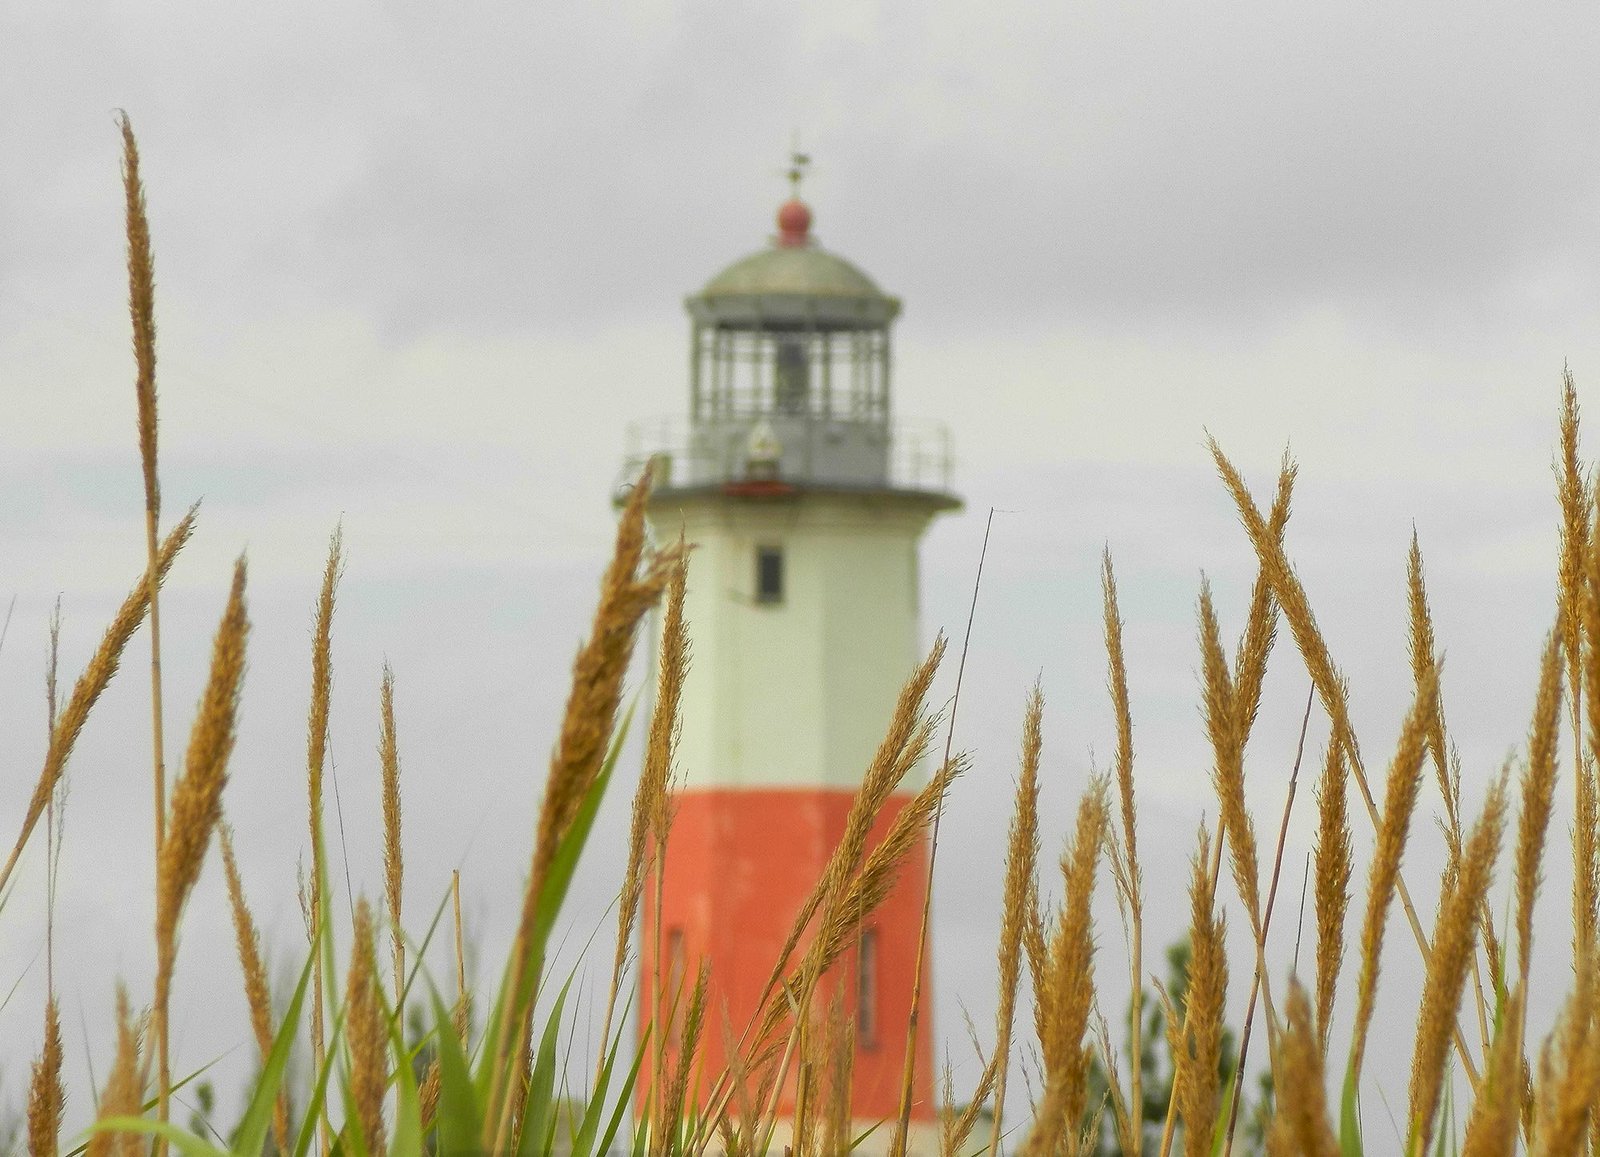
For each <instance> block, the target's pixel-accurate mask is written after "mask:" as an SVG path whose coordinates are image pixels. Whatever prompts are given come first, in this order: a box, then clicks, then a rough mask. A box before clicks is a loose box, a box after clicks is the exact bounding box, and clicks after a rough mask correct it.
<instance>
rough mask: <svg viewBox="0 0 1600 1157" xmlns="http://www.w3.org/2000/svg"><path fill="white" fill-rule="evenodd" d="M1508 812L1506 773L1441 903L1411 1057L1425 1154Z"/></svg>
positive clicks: (1414, 1121)
mask: <svg viewBox="0 0 1600 1157" xmlns="http://www.w3.org/2000/svg"><path fill="white" fill-rule="evenodd" d="M1505 809H1506V775H1505V774H1502V775H1501V777H1500V778H1499V780H1497V781H1496V782H1495V784H1494V785H1493V786H1492V787H1490V789H1489V797H1488V799H1487V800H1486V801H1485V802H1484V805H1483V813H1482V814H1481V815H1480V816H1479V818H1478V822H1477V824H1476V825H1475V826H1474V827H1473V829H1472V835H1471V836H1470V838H1468V840H1467V842H1466V844H1465V846H1464V847H1463V848H1462V853H1461V858H1460V868H1459V871H1458V872H1457V873H1456V877H1455V880H1454V881H1453V887H1451V888H1450V890H1449V891H1448V892H1447V893H1445V894H1444V895H1442V896H1441V897H1440V900H1439V915H1438V919H1437V920H1435V922H1434V933H1433V951H1432V952H1431V953H1430V954H1429V957H1428V972H1427V976H1426V977H1425V979H1424V981H1423V985H1422V1007H1421V1011H1420V1012H1419V1013H1418V1016H1417V1035H1416V1046H1415V1050H1414V1052H1413V1053H1412V1059H1411V1100H1410V1119H1411V1130H1412V1136H1413V1137H1415V1138H1416V1142H1415V1143H1416V1145H1417V1148H1418V1149H1419V1150H1420V1151H1422V1152H1424V1153H1425V1152H1427V1150H1428V1143H1429V1141H1431V1140H1432V1139H1433V1130H1434V1117H1435V1114H1436V1113H1437V1111H1438V1108H1439V1090H1440V1087H1441V1085H1442V1084H1443V1081H1444V1075H1445V1072H1444V1068H1445V1060H1446V1057H1447V1055H1448V1053H1449V1051H1450V1035H1451V1030H1452V1029H1453V1028H1454V1025H1455V1015H1456V1008H1457V1006H1459V1005H1460V1003H1461V992H1462V987H1463V986H1464V985H1465V983H1466V979H1467V970H1468V968H1469V967H1470V966H1471V963H1472V951H1473V945H1474V942H1475V939H1476V935H1477V931H1478V912H1479V910H1480V909H1481V908H1482V906H1483V900H1484V897H1485V896H1486V895H1487V894H1488V890H1489V881H1490V877H1491V875H1492V874H1493V871H1494V864H1495V860H1496V859H1497V858H1498V857H1499V854H1500V836H1501V831H1502V829H1503V828H1504V826H1505Z"/></svg>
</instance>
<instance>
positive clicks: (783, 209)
mask: <svg viewBox="0 0 1600 1157" xmlns="http://www.w3.org/2000/svg"><path fill="white" fill-rule="evenodd" d="M810 232H811V209H810V208H809V207H808V206H807V205H806V203H805V202H804V201H802V200H800V199H799V198H798V197H795V198H791V199H790V200H788V201H785V202H784V203H783V204H782V205H780V206H779V207H778V244H779V245H780V246H782V247H783V248H785V249H798V248H801V247H803V246H805V245H809V244H810V243H811V238H810Z"/></svg>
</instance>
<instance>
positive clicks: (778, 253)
mask: <svg viewBox="0 0 1600 1157" xmlns="http://www.w3.org/2000/svg"><path fill="white" fill-rule="evenodd" d="M769 293H792V294H802V295H804V296H806V297H883V296H884V293H883V290H881V289H879V288H878V287H877V285H876V284H875V283H874V282H873V280H872V278H870V277H868V276H867V275H866V274H865V273H862V272H861V270H859V269H857V268H856V267H855V266H854V265H851V264H850V262H848V261H846V260H845V259H844V258H843V257H838V256H836V255H834V254H832V253H829V252H828V251H827V250H825V249H819V248H818V247H817V246H816V245H815V244H808V245H805V246H803V247H801V246H779V245H774V246H773V247H772V248H771V249H763V250H761V251H760V252H759V253H752V254H750V256H748V257H745V258H741V259H740V260H738V261H735V262H734V263H733V264H732V265H730V266H728V267H727V268H726V269H724V270H723V271H722V272H721V273H719V274H717V275H716V276H715V277H713V278H712V279H711V280H710V281H708V282H706V287H705V288H704V289H702V290H701V291H700V296H701V297H725V296H728V295H730V294H746V295H748V294H769Z"/></svg>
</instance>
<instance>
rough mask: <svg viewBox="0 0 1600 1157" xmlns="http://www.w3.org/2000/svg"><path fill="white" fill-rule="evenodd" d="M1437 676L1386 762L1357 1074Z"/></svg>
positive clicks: (1364, 952) (1370, 892) (1370, 888)
mask: <svg viewBox="0 0 1600 1157" xmlns="http://www.w3.org/2000/svg"><path fill="white" fill-rule="evenodd" d="M1438 686H1439V684H1438V678H1437V675H1435V676H1433V677H1430V678H1426V679H1424V680H1423V682H1422V685H1421V686H1419V687H1418V688H1417V694H1416V698H1415V699H1414V700H1413V701H1412V704H1411V710H1410V712H1409V713H1408V714H1407V715H1406V719H1405V723H1404V725H1403V726H1402V727H1401V731H1400V741H1399V743H1398V745H1397V746H1396V748H1395V754H1394V759H1393V760H1392V761H1391V762H1390V764H1389V776H1388V781H1387V784H1386V787H1385V789H1384V802H1383V821H1382V823H1381V824H1380V825H1379V827H1378V840H1377V847H1376V848H1375V850H1374V851H1373V855H1372V866H1371V869H1370V872H1369V875H1368V880H1367V910H1366V917H1365V919H1364V920H1363V921H1362V925H1361V973H1360V979H1359V981H1358V982H1357V986H1356V1020H1355V1038H1354V1040H1353V1042H1352V1044H1351V1048H1350V1057H1351V1068H1352V1070H1353V1071H1354V1072H1355V1073H1356V1074H1357V1075H1358V1076H1359V1075H1360V1073H1361V1062H1362V1059H1363V1056H1364V1054H1365V1052H1366V1043H1367V1029H1368V1026H1369V1025H1370V1023H1371V1020H1372V1010H1373V1007H1374V1002H1375V1001H1376V998H1377V993H1378V962H1379V958H1380V956H1381V955H1382V952H1383V931H1384V925H1385V924H1386V923H1387V920H1388V916H1389V902H1390V900H1392V899H1393V898H1394V894H1395V889H1396V885H1397V882H1398V881H1399V878H1400V856H1401V853H1402V852H1403V851H1404V850H1405V845H1406V839H1407V837H1408V836H1409V835H1410V831H1411V816H1412V813H1413V812H1414V811H1415V809H1416V803H1417V793H1418V790H1419V788H1420V787H1421V776H1422V761H1423V758H1424V757H1425V756H1426V754H1427V729H1428V726H1429V722H1428V721H1429V720H1430V719H1431V718H1432V716H1433V712H1434V699H1435V698H1436V697H1437V695H1438Z"/></svg>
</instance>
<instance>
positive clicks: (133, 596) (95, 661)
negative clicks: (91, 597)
mask: <svg viewBox="0 0 1600 1157" xmlns="http://www.w3.org/2000/svg"><path fill="white" fill-rule="evenodd" d="M197 511H198V507H190V508H189V512H188V513H187V514H185V515H184V516H183V518H182V519H181V520H180V521H179V522H178V525H177V526H175V527H173V528H172V530H171V531H170V532H169V533H168V534H167V537H166V540H165V541H164V542H163V543H162V546H161V554H160V558H159V565H158V566H157V568H156V570H157V574H158V576H159V577H160V578H163V579H164V578H165V577H166V575H167V572H168V571H169V570H171V569H172V564H173V562H174V561H175V560H176V559H177V557H178V552H179V551H180V550H182V549H183V547H184V545H185V544H186V543H187V542H188V541H189V536H190V535H191V534H192V533H193V532H194V521H195V515H196V513H197ZM149 605H150V588H149V585H148V584H147V583H146V581H145V580H144V579H143V578H141V579H140V580H139V581H138V582H137V583H136V584H135V585H134V588H133V589H132V590H131V591H129V592H128V597H127V598H125V599H124V600H123V601H122V606H121V607H119V608H118V609H117V613H116V616H115V617H114V618H113V619H112V620H111V625H110V626H108V627H107V628H106V632H105V635H104V636H103V637H102V638H101V640H100V645H99V647H98V648H96V650H95V653H94V655H93V657H91V658H90V660H89V664H88V666H87V667H85V668H84V671H83V674H82V675H80V676H78V681H77V682H76V683H74V684H73V686H72V694H71V695H69V696H67V702H66V706H65V707H63V708H62V709H61V714H60V716H59V717H58V718H57V719H56V724H55V727H54V728H53V729H52V730H51V732H50V746H49V747H48V749H47V750H46V751H45V757H44V767H43V768H42V769H41V770H40V772H39V779H38V782H37V783H36V784H35V785H34V789H33V795H32V796H31V797H30V798H29V800H28V810H27V811H26V812H24V813H23V816H22V831H21V832H20V833H19V834H18V835H17V842H16V843H15V844H14V845H13V846H12V848H11V854H10V855H9V856H7V857H6V861H5V864H4V866H0V892H4V891H5V888H6V885H7V884H8V883H10V881H11V874H12V872H13V871H15V870H16V866H17V861H18V860H19V859H21V858H22V850H23V849H24V848H25V847H27V846H28V839H29V837H31V836H32V835H33V829H34V828H35V827H36V826H37V825H38V823H39V817H41V816H42V815H44V813H45V808H46V807H47V806H48V805H49V803H50V800H51V798H52V797H53V796H54V794H55V790H56V787H57V785H58V784H60V782H61V776H62V775H63V773H65V771H66V769H67V760H68V759H69V758H70V757H71V755H72V749H73V746H74V745H75V744H76V743H77V742H78V735H79V733H80V732H82V730H83V725H84V724H85V723H86V722H87V721H88V719H89V712H90V711H91V710H92V709H93V708H94V705H95V703H96V702H97V701H98V700H99V698H100V695H101V693H102V692H104V691H105V689H106V685H107V684H109V683H110V682H111V679H112V677H113V676H114V675H115V674H116V673H117V667H118V665H119V664H120V662H121V659H122V652H123V649H124V648H125V647H126V646H127V645H128V640H129V639H130V638H131V637H132V636H133V632H134V631H135V630H137V629H138V627H139V624H140V622H142V621H143V620H144V617H145V612H146V611H147V610H148V609H149Z"/></svg>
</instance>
